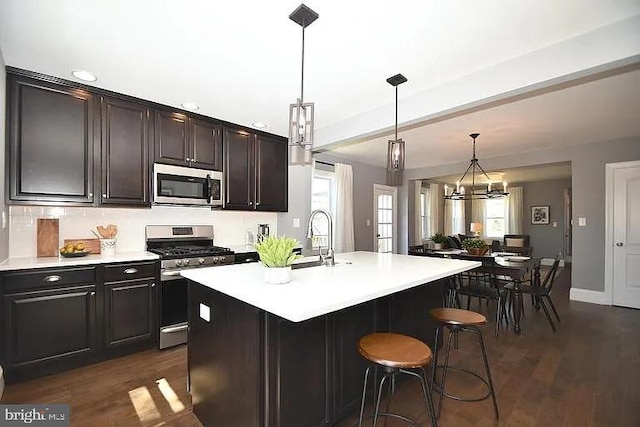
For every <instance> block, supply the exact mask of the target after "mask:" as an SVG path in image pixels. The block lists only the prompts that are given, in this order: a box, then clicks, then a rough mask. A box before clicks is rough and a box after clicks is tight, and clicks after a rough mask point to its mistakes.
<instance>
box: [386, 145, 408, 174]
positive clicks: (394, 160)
mask: <svg viewBox="0 0 640 427" xmlns="http://www.w3.org/2000/svg"><path fill="white" fill-rule="evenodd" d="M403 169H404V141H403V140H402V138H399V139H397V140H395V141H394V140H389V147H388V150H387V170H388V171H389V172H394V171H398V170H403Z"/></svg>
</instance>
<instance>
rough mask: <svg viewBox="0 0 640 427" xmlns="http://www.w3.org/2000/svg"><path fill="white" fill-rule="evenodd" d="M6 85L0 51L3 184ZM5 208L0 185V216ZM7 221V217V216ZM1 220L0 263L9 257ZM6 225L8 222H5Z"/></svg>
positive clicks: (0, 164) (0, 168)
mask: <svg viewBox="0 0 640 427" xmlns="http://www.w3.org/2000/svg"><path fill="white" fill-rule="evenodd" d="M6 85H7V74H6V72H5V68H4V59H3V58H2V51H0V176H1V177H3V180H2V182H3V183H4V176H5V165H4V153H5V149H4V148H5V141H4V140H5V135H6V131H5V127H6V126H5V116H6V113H5V107H6V102H5V99H6ZM6 209H7V207H6V206H5V204H4V185H0V215H7V213H8V212H6ZM7 219H8V216H7ZM1 221H2V218H0V261H3V260H4V259H6V258H7V257H8V256H9V228H8V227H3V226H2V225H3V224H2V223H1ZM7 225H8V222H7Z"/></svg>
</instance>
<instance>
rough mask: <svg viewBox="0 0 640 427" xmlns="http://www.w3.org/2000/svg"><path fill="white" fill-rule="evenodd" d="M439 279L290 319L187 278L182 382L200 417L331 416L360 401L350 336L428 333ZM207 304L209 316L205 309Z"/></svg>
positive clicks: (267, 426) (293, 421) (287, 420)
mask: <svg viewBox="0 0 640 427" xmlns="http://www.w3.org/2000/svg"><path fill="white" fill-rule="evenodd" d="M442 291H443V286H442V284H441V282H436V283H429V284H426V285H422V286H418V287H416V288H413V289H410V290H408V291H405V292H403V293H400V294H397V295H393V296H390V297H384V298H379V299H377V300H374V301H370V302H367V303H364V304H360V305H358V306H354V307H350V308H346V309H344V310H340V311H337V312H334V313H330V314H327V315H325V316H319V317H316V318H313V319H309V320H307V321H304V322H300V323H295V322H290V321H288V320H285V319H282V318H280V317H277V316H274V315H272V314H270V313H267V312H265V311H263V310H260V309H257V308H255V307H253V306H251V305H249V304H246V303H244V302H241V301H239V300H237V299H235V298H232V297H229V296H226V295H224V294H222V293H220V292H217V291H214V290H212V289H210V288H208V287H205V286H203V285H200V284H198V283H195V282H191V281H190V282H189V328H190V329H189V341H188V346H189V352H188V364H189V384H190V392H191V396H192V399H193V411H194V413H195V415H196V416H197V417H198V418H199V419H200V421H201V422H202V423H203V424H204V425H224V426H226V427H234V426H237V427H240V426H242V427H254V426H255V427H320V426H331V425H334V424H335V423H337V422H338V421H339V420H340V419H342V418H344V417H346V416H348V415H349V414H352V413H353V412H355V411H356V410H358V409H359V404H360V398H361V392H362V381H363V374H364V370H365V369H366V367H367V364H366V363H365V361H364V359H363V358H362V357H361V356H360V354H359V352H358V348H357V345H358V341H359V340H360V338H361V337H362V336H364V335H367V334H369V333H372V332H376V331H393V332H398V333H405V334H409V335H414V336H417V337H418V338H420V339H424V340H425V341H427V342H430V340H432V337H433V332H434V330H435V329H434V325H433V324H431V323H430V321H429V318H428V317H429V310H430V309H431V308H433V307H439V306H441V304H442ZM206 313H209V320H205V319H204V318H203V317H207V316H206Z"/></svg>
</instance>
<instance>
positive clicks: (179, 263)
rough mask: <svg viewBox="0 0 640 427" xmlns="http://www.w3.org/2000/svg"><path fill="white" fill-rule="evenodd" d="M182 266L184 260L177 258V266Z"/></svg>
mask: <svg viewBox="0 0 640 427" xmlns="http://www.w3.org/2000/svg"><path fill="white" fill-rule="evenodd" d="M180 266H182V260H181V259H177V260H176V267H180Z"/></svg>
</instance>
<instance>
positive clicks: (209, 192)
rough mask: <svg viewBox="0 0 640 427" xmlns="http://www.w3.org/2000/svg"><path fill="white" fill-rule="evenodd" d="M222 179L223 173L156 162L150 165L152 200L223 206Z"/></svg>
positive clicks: (156, 201)
mask: <svg viewBox="0 0 640 427" xmlns="http://www.w3.org/2000/svg"><path fill="white" fill-rule="evenodd" d="M222 180H223V174H222V172H218V171H210V170H204V169H194V168H185V167H181V166H172V165H163V164H159V163H156V164H154V165H153V202H154V203H155V204H171V205H189V206H192V205H196V206H222V200H223V189H224V187H223V182H222Z"/></svg>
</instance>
